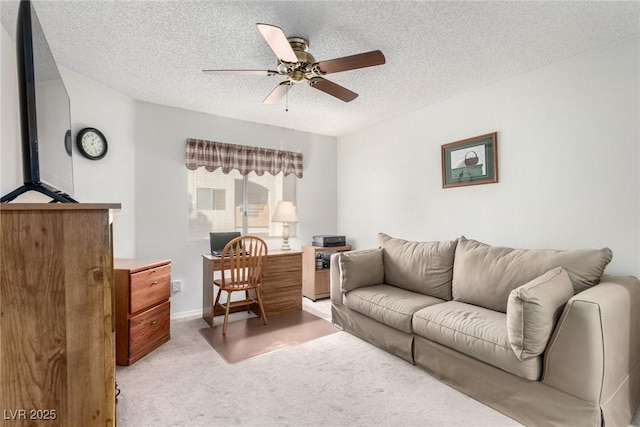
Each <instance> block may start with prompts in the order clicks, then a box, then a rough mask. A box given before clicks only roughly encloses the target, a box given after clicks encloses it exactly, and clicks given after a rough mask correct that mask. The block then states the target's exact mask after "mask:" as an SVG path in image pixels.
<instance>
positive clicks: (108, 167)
mask: <svg viewBox="0 0 640 427" xmlns="http://www.w3.org/2000/svg"><path fill="white" fill-rule="evenodd" d="M60 72H61V74H62V79H63V81H64V84H65V86H66V87H67V91H68V92H69V98H70V99H71V126H72V131H71V133H72V135H73V175H74V187H75V190H74V195H75V199H76V200H78V201H79V202H83V203H90V202H101V203H120V204H121V205H122V208H121V209H120V210H116V211H114V212H113V250H114V254H115V256H116V257H119V258H128V257H133V256H134V255H135V241H136V224H135V211H136V204H135V200H136V199H135V193H134V177H135V156H136V150H135V127H136V103H135V101H133V100H132V99H131V98H129V97H126V96H124V95H122V94H120V93H118V92H115V91H113V90H111V89H109V88H106V87H104V86H102V85H99V84H96V83H95V82H93V81H91V80H89V79H87V78H85V77H83V76H81V75H79V74H76V73H74V72H72V71H70V70H68V69H65V68H63V67H60ZM85 127H93V128H96V129H98V130H100V131H101V132H102V133H103V134H104V136H105V137H106V138H107V143H108V151H107V155H106V157H104V158H103V159H101V160H89V159H87V158H86V157H83V156H82V155H81V154H80V151H79V150H78V147H77V146H76V141H75V136H76V135H77V133H78V132H79V131H80V130H82V129H83V128H85Z"/></svg>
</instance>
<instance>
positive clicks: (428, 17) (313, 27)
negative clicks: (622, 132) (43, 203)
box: [0, 0, 640, 136]
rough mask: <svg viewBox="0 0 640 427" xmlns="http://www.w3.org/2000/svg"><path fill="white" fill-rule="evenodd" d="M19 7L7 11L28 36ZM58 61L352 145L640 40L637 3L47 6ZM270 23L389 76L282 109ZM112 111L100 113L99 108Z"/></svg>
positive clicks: (317, 50) (300, 92)
mask: <svg viewBox="0 0 640 427" xmlns="http://www.w3.org/2000/svg"><path fill="white" fill-rule="evenodd" d="M17 4H18V3H17V2H16V1H13V0H12V1H6V0H4V1H2V2H1V3H0V15H1V18H2V24H3V26H4V27H5V28H6V29H7V31H8V32H9V34H10V35H12V36H13V34H14V32H15V15H16V10H17ZM33 4H34V5H35V8H36V11H37V13H38V15H39V18H40V22H41V24H42V26H43V28H44V31H45V33H46V35H47V38H48V40H49V44H50V46H51V49H52V51H53V53H54V56H55V58H56V61H57V62H58V63H59V64H62V65H64V66H65V67H67V68H69V69H71V70H73V71H75V72H77V73H79V74H82V75H85V76H87V77H88V78H90V79H91V80H94V81H96V82H99V83H101V84H103V85H105V86H107V87H110V88H112V89H114V90H116V91H118V92H121V93H124V94H126V95H129V96H130V97H132V98H135V99H138V100H142V101H147V102H152V103H157V104H163V105H170V106H174V107H179V108H184V109H188V110H195V111H201V112H205V113H210V114H215V115H221V116H227V117H233V118H238V119H243V120H249V121H253V122H258V123H265V124H270V125H274V126H280V127H285V128H291V129H298V130H305V131H309V132H316V133H321V134H327V135H336V136H337V135H343V134H346V133H350V132H353V131H355V130H357V129H360V128H362V127H365V126H367V125H370V124H372V123H376V122H379V121H382V120H385V119H388V118H391V117H394V116H397V115H400V114H403V113H406V112H408V111H412V110H415V109H418V108H420V107H423V106H426V105H429V104H433V103H435V102H439V101H441V100H444V99H447V98H450V97H452V96H455V95H457V94H460V93H464V92H468V91H471V90H474V89H477V88H480V87H483V86H487V85H489V84H492V83H494V82H497V81H500V80H504V79H507V78H510V77H513V76H515V75H518V74H521V73H524V72H527V71H529V70H532V69H536V68H539V67H542V66H544V65H547V64H550V63H553V62H557V61H561V60H563V59H566V58H569V57H572V56H574V55H578V54H580V53H583V52H586V51H589V50H592V49H597V48H599V47H602V46H605V45H608V44H611V43H613V42H615V41H618V40H622V39H625V38H628V37H631V36H637V35H638V34H640V2H638V1H625V2H616V1H586V2H582V1H546V2H544V1H542V2H525V1H508V2H484V1H474V2H449V1H436V2H422V1H417V2H416V1H413V2H408V1H187V0H180V1H118V0H115V1H34V2H33ZM258 22H263V23H270V24H274V25H278V26H280V27H281V28H282V29H283V30H284V32H285V34H286V35H287V36H289V37H294V36H297V37H304V38H306V39H308V40H309V41H310V47H309V52H310V53H312V54H313V55H314V56H315V58H316V60H318V61H320V60H326V59H332V58H337V57H342V56H347V55H353V54H356V53H361V52H366V51H370V50H375V49H380V50H382V51H383V52H384V54H385V56H386V64H385V65H381V66H377V67H371V68H366V69H360V70H353V71H347V72H343V73H337V74H332V75H329V76H327V78H328V79H329V80H332V81H334V82H336V83H338V84H340V85H342V86H345V87H347V88H349V89H351V90H353V91H354V92H357V93H358V94H359V95H360V96H359V97H358V98H356V99H355V100H354V101H352V102H350V103H344V102H342V101H339V100H338V99H336V98H333V97H332V96H329V95H327V94H325V93H322V92H320V91H318V90H314V89H312V88H310V87H308V86H305V85H297V86H295V87H293V88H292V90H291V91H290V92H289V96H288V107H289V111H288V112H286V111H285V102H284V99H283V101H282V102H281V103H279V104H276V105H271V106H267V105H263V104H262V100H263V99H264V98H265V97H266V96H267V95H268V94H269V92H270V91H271V90H272V89H273V88H274V87H275V86H276V85H277V84H278V83H279V82H280V81H282V80H283V79H282V77H278V76H275V77H268V76H261V77H257V76H253V77H247V76H209V75H205V74H203V73H202V71H201V70H203V69H227V68H231V69H273V68H274V67H275V62H276V61H275V57H274V55H273V53H272V51H271V50H270V49H269V47H268V45H267V44H266V42H265V41H264V39H263V38H262V37H261V35H260V33H259V32H258V31H257V29H256V26H255V24H256V23H258ZM97 102H99V101H97Z"/></svg>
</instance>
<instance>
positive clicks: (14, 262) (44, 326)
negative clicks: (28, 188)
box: [0, 203, 120, 427]
mask: <svg viewBox="0 0 640 427" xmlns="http://www.w3.org/2000/svg"><path fill="white" fill-rule="evenodd" d="M119 208H120V205H119V204H84V203H44V204H43V203H8V204H0V212H1V215H0V222H1V225H2V227H1V233H0V235H1V238H0V254H2V262H0V295H1V298H0V313H1V315H2V317H1V320H0V344H1V345H0V407H2V410H3V418H2V419H3V420H4V424H2V422H0V424H2V425H11V426H35V425H43V426H44V425H46V426H101V427H104V426H113V425H115V364H114V357H113V356H114V350H113V316H112V301H113V299H112V296H113V295H112V292H113V255H112V243H111V222H110V218H109V213H110V212H109V210H110V209H119Z"/></svg>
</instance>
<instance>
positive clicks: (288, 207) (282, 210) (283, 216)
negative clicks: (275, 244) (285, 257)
mask: <svg viewBox="0 0 640 427" xmlns="http://www.w3.org/2000/svg"><path fill="white" fill-rule="evenodd" d="M271 222H281V223H282V248H280V249H281V250H283V251H290V250H291V247H290V246H289V223H290V222H298V215H297V214H296V207H295V206H293V203H292V202H278V205H277V206H276V211H275V212H274V213H273V218H272V219H271Z"/></svg>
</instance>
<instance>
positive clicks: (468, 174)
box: [442, 132, 498, 188]
mask: <svg viewBox="0 0 640 427" xmlns="http://www.w3.org/2000/svg"><path fill="white" fill-rule="evenodd" d="M493 182H498V134H497V132H494V133H489V134H486V135H480V136H476V137H473V138H469V139H463V140H462V141H456V142H451V143H449V144H444V145H443V146H442V188H449V187H462V186H464V185H478V184H490V183H493Z"/></svg>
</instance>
